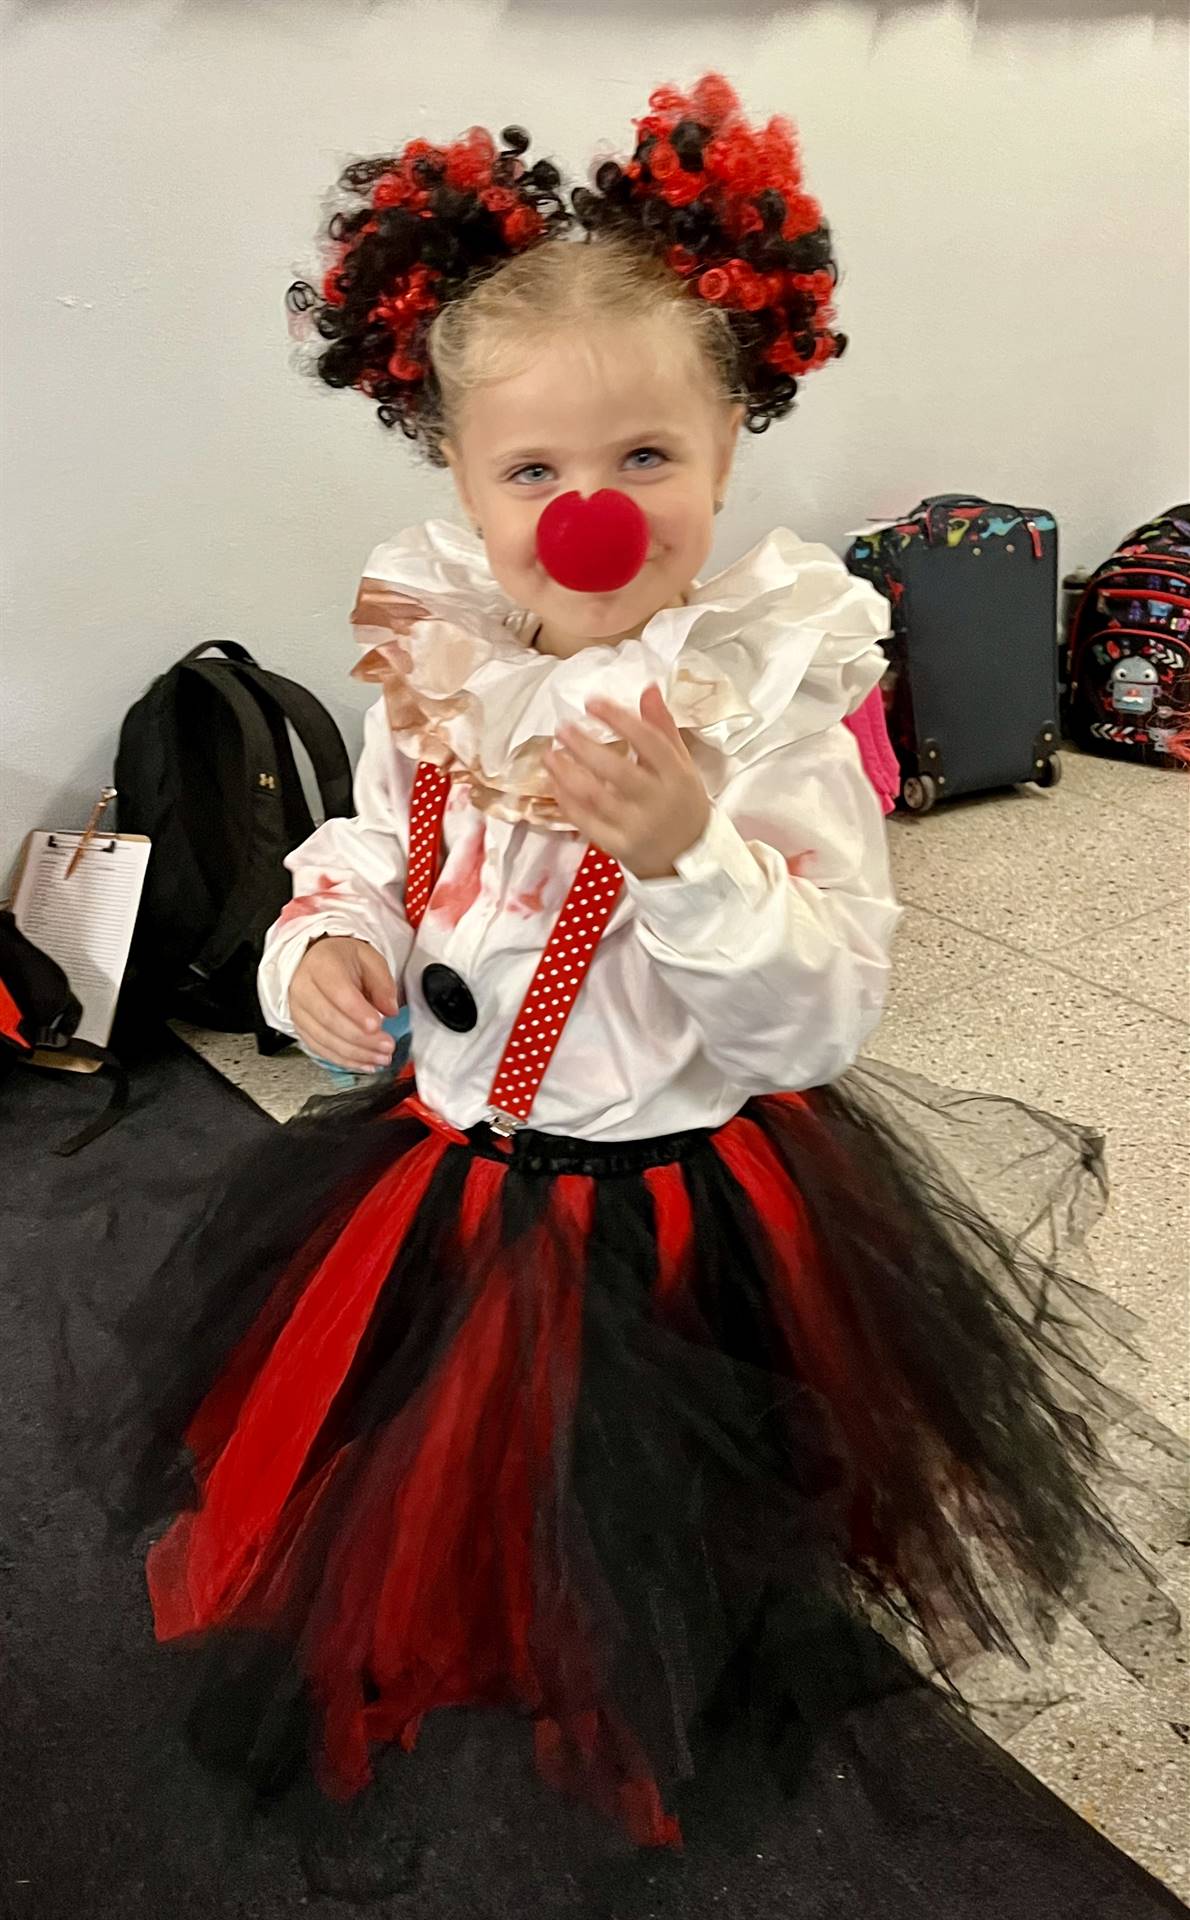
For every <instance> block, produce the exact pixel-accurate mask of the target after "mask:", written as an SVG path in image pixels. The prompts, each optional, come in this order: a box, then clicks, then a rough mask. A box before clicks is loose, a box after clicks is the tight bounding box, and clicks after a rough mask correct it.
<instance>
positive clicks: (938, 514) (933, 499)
mask: <svg viewBox="0 0 1190 1920" xmlns="http://www.w3.org/2000/svg"><path fill="white" fill-rule="evenodd" d="M990 505H991V502H990V501H989V500H985V499H984V497H983V495H982V493H934V494H931V495H930V496H929V498H928V499H925V500H923V501H922V502H921V505H920V506H919V507H918V509H917V512H916V513H915V514H914V516H913V517H914V519H915V520H921V521H922V523H923V525H924V526H925V530H926V540H927V542H928V544H929V545H930V546H931V547H934V546H937V545H938V543H939V542H940V541H942V540H945V539H946V535H947V531H948V528H949V523H950V509H951V507H987V506H990Z"/></svg>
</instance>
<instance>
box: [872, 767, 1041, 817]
mask: <svg viewBox="0 0 1190 1920" xmlns="http://www.w3.org/2000/svg"><path fill="white" fill-rule="evenodd" d="M1050 764H1051V765H1052V764H1053V763H1052V761H1051V763H1050ZM937 798H938V782H937V781H936V780H935V779H934V777H933V775H932V774H929V773H911V774H909V775H907V777H906V778H905V779H904V780H903V781H902V783H901V799H902V800H903V801H904V803H905V806H906V807H907V808H908V809H909V812H910V813H928V812H929V811H930V808H931V807H932V806H933V805H934V804H935V802H936V801H937Z"/></svg>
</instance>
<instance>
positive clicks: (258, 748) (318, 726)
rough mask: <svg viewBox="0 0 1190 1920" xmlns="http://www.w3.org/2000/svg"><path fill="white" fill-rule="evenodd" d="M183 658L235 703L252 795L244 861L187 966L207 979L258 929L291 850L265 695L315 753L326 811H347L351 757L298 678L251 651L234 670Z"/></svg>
mask: <svg viewBox="0 0 1190 1920" xmlns="http://www.w3.org/2000/svg"><path fill="white" fill-rule="evenodd" d="M228 644H232V645H234V642H232V643H228ZM241 651H243V649H241ZM182 664H183V666H184V668H185V670H186V671H187V672H190V673H197V674H199V675H201V677H202V678H203V679H204V680H205V681H206V682H207V684H208V686H210V687H211V688H212V689H213V691H215V692H216V693H218V694H219V696H220V698H221V699H223V700H224V701H226V703H227V705H228V706H229V707H230V709H231V711H232V714H233V715H234V717H235V720H236V723H237V725H238V727H239V730H240V735H241V739H242V741H243V744H244V754H245V760H246V764H247V767H248V776H249V784H250V788H251V795H252V824H251V829H250V832H249V836H248V844H247V847H246V849H245V855H244V860H243V864H242V866H241V867H240V871H239V873H238V874H237V876H236V880H235V884H234V886H233V887H232V889H231V891H230V892H229V894H228V896H227V898H226V900H225V901H224V905H223V912H222V913H221V914H220V916H219V920H218V922H217V924H216V926H215V927H214V929H213V930H212V932H211V934H210V936H209V937H208V939H207V940H206V942H205V944H204V945H203V947H202V949H201V951H200V952H199V953H198V954H196V955H195V957H194V959H192V960H191V962H190V971H191V972H192V973H195V974H197V975H198V977H199V978H200V979H202V980H206V979H209V978H210V976H211V974H213V973H217V972H218V970H219V968H220V967H222V966H224V965H226V963H227V961H228V960H230V958H231V956H232V954H233V953H234V952H235V951H236V949H237V947H239V946H240V945H241V944H242V943H243V941H244V940H246V939H248V938H250V937H254V936H255V934H256V932H257V931H258V929H257V927H256V918H257V913H258V910H259V908H258V903H259V900H260V896H261V891H262V889H263V888H267V886H268V882H269V879H270V877H271V876H272V875H274V874H275V873H276V870H277V868H278V867H279V866H280V865H282V864H283V862H284V859H285V855H286V854H287V853H288V852H289V851H290V849H289V848H288V847H287V846H286V844H285V841H286V834H285V817H284V812H283V809H282V807H281V792H280V774H279V771H278V766H277V749H276V745H275V743H274V740H273V736H272V733H271V731H270V729H269V725H268V721H267V719H266V717H265V715H264V713H263V712H262V711H261V700H268V701H272V702H273V703H274V704H275V706H276V707H278V708H279V709H280V711H281V713H282V714H283V715H284V717H285V718H286V719H288V720H290V721H291V722H292V724H293V728H294V731H295V733H296V734H297V736H298V739H299V740H300V741H301V743H302V745H303V747H304V748H305V750H306V752H307V754H308V755H309V757H310V764H311V766H312V767H313V769H314V775H315V778H316V780H317V782H318V791H319V794H320V795H321V798H322V803H323V806H324V807H325V809H326V813H327V817H328V818H331V817H333V816H337V815H340V814H344V813H347V812H349V811H350V807H351V763H350V761H349V760H348V758H347V749H346V747H345V746H344V745H343V741H342V739H341V738H340V735H339V731H338V728H337V727H336V726H335V723H334V721H333V720H332V719H331V717H330V715H329V714H328V713H327V712H326V710H325V709H324V708H323V707H322V706H321V705H320V704H319V702H318V701H317V700H315V698H314V696H313V694H310V693H308V692H307V691H306V689H305V688H304V687H299V686H298V685H297V684H296V683H295V682H294V681H292V680H286V679H284V678H283V676H281V675H280V674H270V673H264V672H262V671H261V670H260V669H259V668H258V667H257V666H256V664H255V662H254V661H252V660H251V656H248V658H247V662H246V664H245V665H244V666H242V667H240V666H239V664H238V663H237V665H236V666H234V667H233V668H232V670H231V671H230V672H229V671H228V670H227V668H226V667H225V666H222V665H221V664H220V662H218V661H214V660H212V661H205V660H201V659H188V660H187V661H186V662H184V663H182ZM245 682H247V683H248V684H247V685H245Z"/></svg>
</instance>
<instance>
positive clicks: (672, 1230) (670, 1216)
mask: <svg viewBox="0 0 1190 1920" xmlns="http://www.w3.org/2000/svg"><path fill="white" fill-rule="evenodd" d="M645 1185H646V1187H647V1188H648V1189H649V1192H650V1194H651V1195H652V1199H653V1221H654V1227H655V1230H656V1234H657V1278H656V1283H655V1286H654V1293H653V1297H654V1300H655V1302H656V1304H657V1305H658V1306H666V1305H667V1304H668V1303H669V1302H670V1301H672V1300H673V1299H674V1298H675V1297H676V1296H677V1295H678V1294H680V1292H681V1291H682V1288H683V1287H684V1285H685V1283H686V1279H687V1275H688V1273H689V1270H690V1255H691V1253H692V1251H693V1248H694V1210H693V1208H692V1206H691V1204H690V1195H689V1192H688V1191H687V1187H686V1179H685V1175H684V1174H683V1172H682V1168H681V1167H680V1166H679V1165H676V1164H675V1165H672V1166H668V1167H650V1168H649V1170H648V1172H647V1173H646V1174H645Z"/></svg>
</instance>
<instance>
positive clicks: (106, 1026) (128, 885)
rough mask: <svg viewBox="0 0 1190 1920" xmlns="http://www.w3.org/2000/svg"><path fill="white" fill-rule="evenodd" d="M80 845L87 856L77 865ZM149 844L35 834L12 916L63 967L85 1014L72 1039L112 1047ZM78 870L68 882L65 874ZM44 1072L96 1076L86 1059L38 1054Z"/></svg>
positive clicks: (95, 1065) (94, 1063) (140, 839)
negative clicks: (46, 1069) (72, 866)
mask: <svg viewBox="0 0 1190 1920" xmlns="http://www.w3.org/2000/svg"><path fill="white" fill-rule="evenodd" d="M80 846H84V852H83V857H82V859H81V860H76V858H75V857H76V855H77V853H78V850H79V848H80ZM149 852H150V844H149V841H148V838H147V837H146V836H145V835H144V834H140V833H105V834H96V833H94V832H93V831H92V832H90V833H89V837H88V834H86V833H83V832H79V833H66V832H59V831H55V832H53V833H49V832H38V833H31V834H29V836H28V837H27V839H26V841H25V845H24V848H23V851H22V854H21V859H20V863H19V865H18V869H17V877H16V889H15V894H14V898H13V914H14V917H15V919H16V923H17V926H18V927H19V928H20V930H21V932H22V933H23V934H25V935H26V936H27V938H28V939H30V940H32V941H33V942H34V943H35V944H36V945H37V946H39V947H41V948H42V950H43V951H44V952H45V953H48V954H49V955H50V957H51V958H52V959H54V960H56V961H57V962H58V965H59V966H60V967H61V968H62V970H63V972H64V973H65V975H66V977H67V979H68V980H69V982H70V989H71V992H72V993H73V994H74V996H75V998H76V999H77V1000H78V1001H79V1003H80V1005H81V1007H82V1009H83V1011H82V1017H81V1018H80V1020H79V1023H78V1026H77V1028H76V1029H75V1034H74V1038H76V1039H78V1040H81V1041H85V1042H86V1043H87V1045H88V1048H92V1047H93V1048H98V1049H103V1048H106V1046H107V1043H108V1041H109V1040H110V1038H111V1031H112V1022H113V1020H114V1019H115V1016H116V1002H117V1001H118V999H119V997H120V988H121V986H122V984H123V980H124V973H125V969H126V968H127V965H128V954H129V950H130V948H131V946H132V933H133V929H134V927H135V926H136V916H137V913H138V911H139V908H140V901H141V894H142V892H143V891H144V884H145V875H146V873H147V872H148V866H149ZM72 861H75V870H74V872H73V873H71V874H70V876H69V878H68V877H67V868H68V867H69V866H70V864H71V862H72ZM32 1058H33V1063H34V1065H36V1066H39V1067H58V1068H61V1069H63V1070H64V1071H66V1072H69V1073H95V1072H97V1071H98V1069H99V1067H100V1066H101V1065H102V1064H103V1063H102V1061H101V1060H96V1059H94V1058H91V1057H89V1055H88V1054H87V1053H86V1052H77V1053H72V1052H71V1047H70V1042H69V1041H68V1042H67V1043H66V1045H65V1046H64V1047H62V1048H61V1050H59V1049H57V1048H54V1049H52V1050H51V1049H49V1048H39V1049H38V1050H37V1051H36V1052H35V1053H34V1054H33V1056H32Z"/></svg>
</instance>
